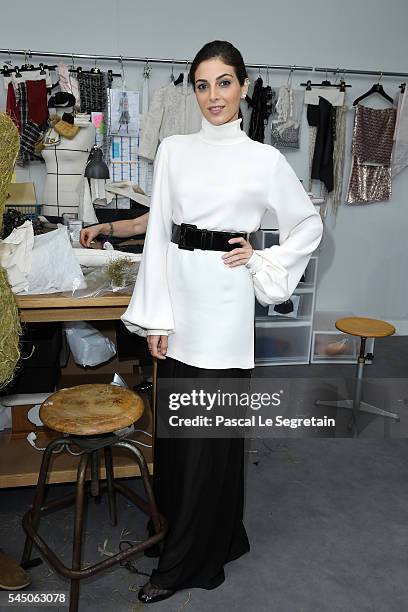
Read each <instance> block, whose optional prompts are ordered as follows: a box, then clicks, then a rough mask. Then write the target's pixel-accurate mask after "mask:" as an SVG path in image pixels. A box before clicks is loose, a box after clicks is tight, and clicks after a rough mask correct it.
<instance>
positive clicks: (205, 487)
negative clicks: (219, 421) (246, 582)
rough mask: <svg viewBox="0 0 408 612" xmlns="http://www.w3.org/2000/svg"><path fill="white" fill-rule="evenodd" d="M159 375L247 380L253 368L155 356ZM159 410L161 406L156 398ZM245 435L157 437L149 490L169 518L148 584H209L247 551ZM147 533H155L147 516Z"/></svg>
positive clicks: (219, 580) (213, 585) (170, 586)
mask: <svg viewBox="0 0 408 612" xmlns="http://www.w3.org/2000/svg"><path fill="white" fill-rule="evenodd" d="M157 372H158V378H159V377H163V378H194V379H196V378H222V377H223V378H244V377H245V378H250V376H251V374H252V370H249V369H240V368H233V369H231V368H230V369H226V370H210V369H204V368H198V367H194V366H190V365H187V364H185V363H182V362H180V361H177V360H175V359H173V358H171V357H166V359H165V360H158V371H157ZM156 410H157V411H159V410H160V405H159V402H158V403H157V407H156ZM244 443H245V439H244V438H243V437H242V438H236V437H235V438H233V437H231V438H163V437H157V436H156V440H155V457H154V473H153V490H154V493H155V497H156V502H157V506H158V508H159V511H160V513H161V514H163V515H164V516H165V517H166V519H167V521H168V523H169V530H168V533H167V535H166V537H165V539H164V541H163V544H164V545H163V549H162V552H161V555H160V559H159V563H158V567H157V569H154V570H153V572H152V574H151V579H150V580H151V582H152V583H153V584H155V585H157V586H158V587H161V588H164V589H175V590H179V589H185V588H197V587H198V588H202V589H214V588H216V587H217V586H219V585H220V584H221V583H222V582H224V580H225V573H224V567H223V566H224V564H225V563H227V562H229V561H232V560H234V559H237V558H238V557H240V556H241V555H243V554H244V553H246V552H248V551H249V550H250V545H249V541H248V536H247V533H246V531H245V527H244V524H243V510H244ZM147 527H148V531H149V533H150V534H151V535H152V534H153V533H154V529H153V525H152V521H151V520H149V522H148V525H147Z"/></svg>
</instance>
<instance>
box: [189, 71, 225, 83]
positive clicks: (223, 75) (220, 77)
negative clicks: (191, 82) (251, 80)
mask: <svg viewBox="0 0 408 612" xmlns="http://www.w3.org/2000/svg"><path fill="white" fill-rule="evenodd" d="M225 76H230V77H232V78H234V77H233V76H232V74H228V73H227V72H226V73H225V74H221V75H220V76H218V77H217V78H216V80H217V81H218V79H222V77H225ZM199 81H203V82H204V83H207V81H206V80H205V79H197V80H196V83H198V82H199Z"/></svg>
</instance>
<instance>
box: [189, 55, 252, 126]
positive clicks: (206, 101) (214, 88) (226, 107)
mask: <svg viewBox="0 0 408 612" xmlns="http://www.w3.org/2000/svg"><path fill="white" fill-rule="evenodd" d="M248 87H249V81H248V79H246V80H245V83H244V85H243V86H242V87H241V85H240V84H239V81H238V79H237V77H236V74H235V69H234V67H233V66H228V65H227V64H224V62H223V61H222V60H221V59H218V58H217V59H215V58H214V59H210V60H206V61H204V62H201V64H199V65H198V67H197V70H196V73H195V94H196V97H197V102H198V104H199V106H200V109H201V112H202V113H203V115H204V117H205V118H206V119H207V120H208V121H210V123H213V124H214V125H221V124H222V123H228V122H229V121H234V120H235V119H238V110H239V103H240V100H241V97H245V96H246V94H247V92H248Z"/></svg>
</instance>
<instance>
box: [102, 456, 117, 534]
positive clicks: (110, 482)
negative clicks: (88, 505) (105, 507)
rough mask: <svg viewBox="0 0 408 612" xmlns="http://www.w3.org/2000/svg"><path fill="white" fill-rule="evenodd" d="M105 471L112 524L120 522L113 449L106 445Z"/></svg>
mask: <svg viewBox="0 0 408 612" xmlns="http://www.w3.org/2000/svg"><path fill="white" fill-rule="evenodd" d="M104 453H105V471H106V484H107V488H108V501H109V518H110V521H111V523H112V525H117V524H118V517H117V510H116V493H115V479H114V475H113V461H112V449H111V447H110V446H105V448H104Z"/></svg>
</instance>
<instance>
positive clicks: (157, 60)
mask: <svg viewBox="0 0 408 612" xmlns="http://www.w3.org/2000/svg"><path fill="white" fill-rule="evenodd" d="M0 54H1V55H8V56H10V58H11V56H12V55H24V57H25V58H26V60H29V59H30V58H31V57H33V56H38V57H61V58H62V57H67V58H70V59H74V58H75V59H86V60H92V61H95V62H97V61H98V60H105V61H112V62H145V63H146V64H186V65H187V64H191V60H185V59H174V58H163V57H133V56H127V55H92V54H90V53H55V52H54V51H31V49H25V50H24V49H0ZM245 66H246V67H247V68H258V69H261V68H264V69H268V70H292V71H294V70H302V71H305V72H312V71H313V66H284V65H281V64H276V65H272V64H245Z"/></svg>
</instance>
